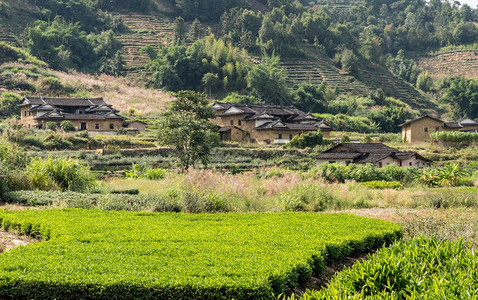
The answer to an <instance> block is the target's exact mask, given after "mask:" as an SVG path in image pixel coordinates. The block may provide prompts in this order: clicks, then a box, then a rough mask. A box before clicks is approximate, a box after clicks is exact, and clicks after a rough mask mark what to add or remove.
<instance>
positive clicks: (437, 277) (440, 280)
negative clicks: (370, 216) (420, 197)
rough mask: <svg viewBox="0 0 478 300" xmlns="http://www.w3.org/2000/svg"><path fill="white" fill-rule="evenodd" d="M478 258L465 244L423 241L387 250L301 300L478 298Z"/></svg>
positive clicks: (405, 243) (418, 239)
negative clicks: (477, 296)
mask: <svg viewBox="0 0 478 300" xmlns="http://www.w3.org/2000/svg"><path fill="white" fill-rule="evenodd" d="M477 292H478V254H477V253H476V252H475V251H472V250H471V249H470V248H469V247H468V246H466V245H465V244H464V243H463V241H461V240H458V241H447V240H439V239H437V238H433V237H432V238H425V237H419V238H416V239H413V240H407V241H400V242H397V243H396V244H394V245H393V246H391V247H389V248H383V249H381V250H379V251H378V253H377V254H376V255H374V256H372V257H370V258H369V259H368V260H364V261H362V262H360V263H357V264H355V265H354V266H352V267H351V268H349V269H347V270H345V271H342V272H339V273H337V275H336V276H335V277H334V278H333V279H332V281H331V282H330V284H329V286H328V287H327V288H324V289H323V290H321V291H319V292H307V293H306V294H305V295H304V297H303V298H302V299H304V300H315V299H476V295H477Z"/></svg>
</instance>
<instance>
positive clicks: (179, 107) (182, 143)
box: [158, 91, 219, 171]
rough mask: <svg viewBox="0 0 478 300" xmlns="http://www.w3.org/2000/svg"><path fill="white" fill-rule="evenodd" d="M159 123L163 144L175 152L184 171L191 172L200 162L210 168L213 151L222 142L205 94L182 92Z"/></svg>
mask: <svg viewBox="0 0 478 300" xmlns="http://www.w3.org/2000/svg"><path fill="white" fill-rule="evenodd" d="M175 96H176V99H175V100H174V101H173V102H172V103H171V105H170V107H169V109H168V110H167V111H166V112H164V114H163V118H162V120H161V121H160V123H159V135H158V137H159V141H160V143H161V144H163V145H169V146H172V147H173V148H174V150H175V151H176V153H177V155H178V156H179V160H180V164H181V169H182V170H183V171H187V170H188V169H189V167H190V166H192V167H196V166H197V164H198V162H201V163H202V164H203V165H207V164H208V162H209V158H210V153H211V149H212V148H213V147H214V146H215V145H216V144H217V142H218V141H219V136H218V133H217V130H216V128H217V127H216V125H215V124H214V123H212V122H210V121H209V119H211V118H214V116H215V114H214V111H213V110H212V108H211V107H210V106H209V101H208V99H207V98H206V96H205V95H204V94H201V93H197V92H193V91H180V92H178V93H176V94H175Z"/></svg>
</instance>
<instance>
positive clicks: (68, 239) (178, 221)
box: [0, 209, 401, 299]
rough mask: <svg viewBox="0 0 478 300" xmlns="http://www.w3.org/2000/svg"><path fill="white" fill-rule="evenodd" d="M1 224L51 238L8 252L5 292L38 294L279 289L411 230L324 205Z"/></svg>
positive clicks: (199, 295) (51, 215)
mask: <svg viewBox="0 0 478 300" xmlns="http://www.w3.org/2000/svg"><path fill="white" fill-rule="evenodd" d="M0 224H1V226H2V228H4V229H6V230H18V231H19V232H21V233H23V234H29V235H32V236H37V237H41V238H42V239H43V240H44V241H48V242H41V243H39V244H35V245H30V246H27V247H20V248H17V249H13V250H12V251H9V252H8V253H6V254H2V256H0V297H7V296H8V297H14V298H29V299H30V298H59V297H60V296H61V298H86V297H92V298H110V299H111V298H123V297H124V298H141V299H163V298H174V299H190V298H195V299H232V298H234V299H275V296H274V294H279V293H283V292H291V291H292V289H293V288H295V287H297V286H299V285H301V284H304V283H306V282H307V281H308V280H310V277H311V276H312V275H317V274H319V273H320V272H322V271H323V269H324V267H325V264H326V262H329V261H331V260H334V259H341V258H343V257H347V256H349V255H353V254H358V253H363V252H366V251H370V250H372V249H375V248H378V247H379V246H381V245H383V244H384V243H385V244H388V243H390V242H392V241H394V240H395V239H397V238H399V237H401V230H400V227H399V226H398V225H396V224H392V223H388V222H385V221H381V220H376V219H367V218H362V217H356V216H352V215H346V214H316V213H301V214H294V213H282V214H209V215H205V214H203V215H193V214H158V213H145V212H141V213H137V212H105V211H98V210H81V209H68V210H31V211H0ZM298 240H300V243H299V244H298V243H297V241H298ZM278 247H279V248H280V251H278ZM92 254H93V256H92ZM92 257H94V263H92V261H91V259H92ZM72 266H74V267H72ZM85 270H88V271H87V272H85ZM198 274H199V275H200V276H198ZM172 275H174V276H172ZM31 287H36V288H31Z"/></svg>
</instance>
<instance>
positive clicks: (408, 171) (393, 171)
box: [309, 163, 418, 183]
mask: <svg viewBox="0 0 478 300" xmlns="http://www.w3.org/2000/svg"><path fill="white" fill-rule="evenodd" d="M417 173H418V169H417V168H411V167H410V168H408V167H407V168H403V167H399V166H396V165H388V166H386V167H383V168H377V167H375V166H374V165H372V164H365V165H359V164H349V165H348V166H347V165H345V164H338V163H334V164H328V163H325V164H321V165H320V166H318V167H315V168H313V169H311V170H310V171H309V174H310V175H312V176H314V177H323V178H324V179H325V180H327V181H328V182H342V183H343V182H345V181H346V180H355V181H357V182H368V181H400V182H411V181H413V180H414V179H415V178H416V176H417V175H416V174H417Z"/></svg>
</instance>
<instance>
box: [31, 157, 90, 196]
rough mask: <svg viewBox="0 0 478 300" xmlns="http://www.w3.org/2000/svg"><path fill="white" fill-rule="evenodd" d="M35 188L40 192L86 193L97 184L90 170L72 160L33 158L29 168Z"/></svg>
mask: <svg viewBox="0 0 478 300" xmlns="http://www.w3.org/2000/svg"><path fill="white" fill-rule="evenodd" d="M27 173H28V174H29V177H30V179H31V181H32V183H33V186H34V187H35V188H37V189H40V190H51V189H61V190H63V191H80V192H81V191H86V190H88V189H89V188H91V187H92V186H93V185H94V184H95V179H94V177H93V176H92V174H91V173H90V172H89V168H88V167H86V166H84V165H83V164H81V163H80V161H78V160H75V159H71V158H53V157H49V158H48V159H43V158H33V159H32V160H31V162H30V163H29V165H28V166H27Z"/></svg>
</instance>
